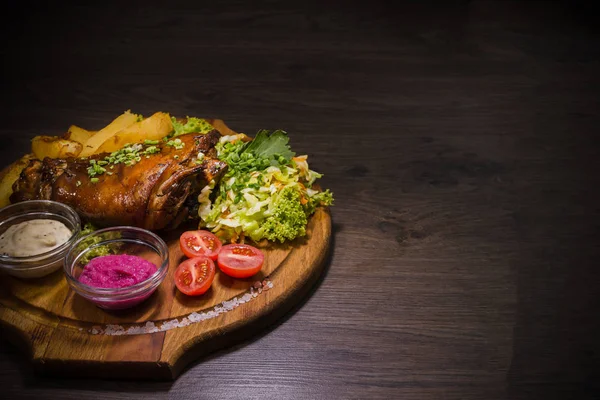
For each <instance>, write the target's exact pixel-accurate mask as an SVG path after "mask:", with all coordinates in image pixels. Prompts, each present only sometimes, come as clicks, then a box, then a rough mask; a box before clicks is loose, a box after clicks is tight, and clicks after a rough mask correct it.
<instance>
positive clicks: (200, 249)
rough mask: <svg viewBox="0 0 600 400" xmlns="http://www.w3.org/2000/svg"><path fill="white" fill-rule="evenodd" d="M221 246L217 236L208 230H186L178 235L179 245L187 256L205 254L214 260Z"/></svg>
mask: <svg viewBox="0 0 600 400" xmlns="http://www.w3.org/2000/svg"><path fill="white" fill-rule="evenodd" d="M221 246H222V245H221V241H220V240H219V238H218V237H217V236H215V234H213V233H212V232H209V231H187V232H183V233H182V234H181V236H180V237H179V247H180V248H181V251H183V254H185V255H186V257H188V258H192V257H198V256H207V257H209V258H210V259H212V260H216V259H217V254H219V250H221Z"/></svg>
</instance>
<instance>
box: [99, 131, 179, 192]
mask: <svg viewBox="0 0 600 400" xmlns="http://www.w3.org/2000/svg"><path fill="white" fill-rule="evenodd" d="M176 140H179V139H176ZM158 143H159V141H158V140H146V141H144V144H145V145H147V147H146V148H144V146H143V145H142V144H140V143H137V144H126V145H125V146H123V147H122V148H121V149H119V150H117V151H113V152H112V153H110V154H109V155H108V156H106V157H104V159H102V160H94V159H92V160H90V162H89V163H90V165H89V167H88V168H87V172H88V175H89V177H90V178H92V182H97V180H96V181H94V180H93V178H94V177H95V176H97V175H102V174H104V173H106V168H104V166H106V167H107V168H110V169H114V168H115V165H117V164H125V165H127V166H131V165H134V164H136V163H138V162H140V161H142V156H145V157H146V158H150V155H152V154H156V153H160V148H159V147H157V146H156V145H157V144H158ZM178 144H180V145H181V147H183V142H181V140H179V142H177V143H175V145H178ZM181 147H180V148H181ZM109 175H112V173H110V174H109Z"/></svg>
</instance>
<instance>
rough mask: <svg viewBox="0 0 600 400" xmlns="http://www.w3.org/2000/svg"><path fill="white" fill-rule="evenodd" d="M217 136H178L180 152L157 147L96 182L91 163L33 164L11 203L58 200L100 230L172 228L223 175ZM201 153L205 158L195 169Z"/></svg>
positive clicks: (17, 184)
mask: <svg viewBox="0 0 600 400" xmlns="http://www.w3.org/2000/svg"><path fill="white" fill-rule="evenodd" d="M219 137H220V135H219V133H218V132H217V131H212V132H209V133H207V134H206V135H199V134H194V133H191V134H186V135H181V136H179V139H181V141H182V142H183V143H184V144H185V145H184V147H183V148H182V149H179V150H177V149H175V148H174V147H172V146H167V145H166V144H164V143H161V145H159V147H160V148H161V152H160V153H157V154H154V155H151V156H150V157H149V158H146V157H143V156H142V159H141V161H139V162H138V163H136V164H135V165H133V166H126V165H124V164H117V165H115V166H114V168H113V169H110V168H107V171H109V172H112V175H108V174H106V173H105V174H102V175H99V176H97V178H98V179H99V181H98V182H96V183H92V182H91V181H90V178H89V176H88V172H87V168H88V167H89V165H90V164H89V159H88V160H82V159H77V158H69V159H66V160H61V159H50V158H46V159H44V160H43V161H40V160H32V161H31V162H30V163H29V165H28V166H27V167H26V168H25V169H24V170H23V172H22V173H21V176H20V177H19V179H18V180H17V181H16V182H15V183H14V185H13V194H12V196H11V197H10V200H11V202H12V203H16V202H19V201H25V200H34V199H44V200H55V201H59V202H61V203H65V204H68V205H70V206H71V207H73V208H74V209H75V210H77V212H78V213H79V215H80V216H81V217H82V218H84V219H87V220H89V221H91V222H93V223H95V224H98V225H100V226H110V225H133V226H139V227H142V228H146V229H151V230H160V229H163V228H173V227H175V226H176V225H177V224H178V223H179V222H181V221H182V220H183V219H184V214H185V213H186V209H185V207H184V203H185V200H186V199H187V197H188V196H189V195H191V194H196V193H198V192H199V190H200V189H201V188H202V187H204V186H205V185H206V184H207V183H208V182H210V181H211V180H212V179H215V180H218V179H219V178H220V177H221V175H222V174H223V173H224V172H225V170H226V168H227V165H226V164H225V163H223V162H221V161H219V160H218V159H216V158H214V157H215V149H214V146H215V144H216V143H217V142H218V140H219ZM200 151H202V152H203V153H204V154H205V155H206V157H204V159H203V161H202V163H200V164H198V163H197V162H196V160H197V157H198V152H200ZM176 155H177V156H178V158H177V159H176V158H175V156H176ZM105 156H106V154H99V155H96V156H94V157H92V158H95V159H103V158H104V157H105ZM105 167H108V166H105Z"/></svg>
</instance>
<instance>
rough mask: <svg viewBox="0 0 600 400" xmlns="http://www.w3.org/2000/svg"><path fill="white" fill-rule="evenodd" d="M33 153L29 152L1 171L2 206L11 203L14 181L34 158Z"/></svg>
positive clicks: (0, 191) (0, 199)
mask: <svg viewBox="0 0 600 400" xmlns="http://www.w3.org/2000/svg"><path fill="white" fill-rule="evenodd" d="M34 158H35V156H34V155H33V154H27V155H24V156H23V157H21V158H20V159H18V160H17V161H15V162H13V163H12V164H10V165H9V166H8V167H6V168H4V170H3V171H2V173H0V208H1V207H6V206H8V205H9V204H10V200H9V198H10V195H11V194H12V193H13V189H12V186H13V183H15V181H16V180H17V179H18V178H19V175H20V174H21V171H23V168H25V167H26V166H27V165H28V164H29V160H32V159H34Z"/></svg>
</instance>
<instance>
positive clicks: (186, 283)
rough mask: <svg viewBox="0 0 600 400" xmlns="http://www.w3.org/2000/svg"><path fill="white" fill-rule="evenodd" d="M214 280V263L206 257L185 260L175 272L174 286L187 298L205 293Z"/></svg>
mask: <svg viewBox="0 0 600 400" xmlns="http://www.w3.org/2000/svg"><path fill="white" fill-rule="evenodd" d="M213 279H215V263H214V262H213V260H211V259H210V258H208V257H206V256H199V257H194V258H190V259H187V260H185V261H184V262H182V263H181V264H179V266H178V267H177V269H176V270H175V285H176V286H177V289H179V290H180V291H181V292H182V293H184V294H187V295H188V296H198V295H201V294H203V293H205V292H206V291H207V290H208V289H209V288H210V285H211V284H212V281H213Z"/></svg>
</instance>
